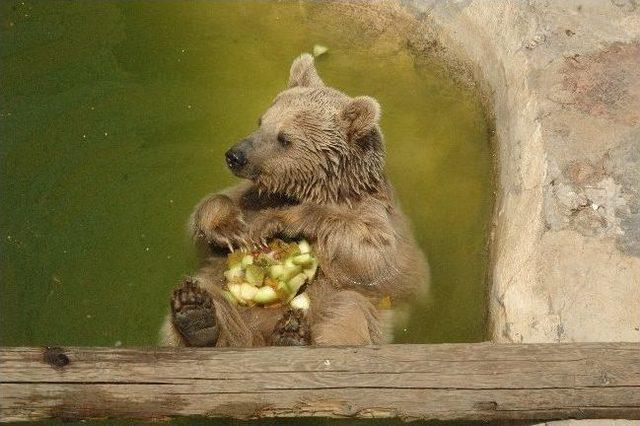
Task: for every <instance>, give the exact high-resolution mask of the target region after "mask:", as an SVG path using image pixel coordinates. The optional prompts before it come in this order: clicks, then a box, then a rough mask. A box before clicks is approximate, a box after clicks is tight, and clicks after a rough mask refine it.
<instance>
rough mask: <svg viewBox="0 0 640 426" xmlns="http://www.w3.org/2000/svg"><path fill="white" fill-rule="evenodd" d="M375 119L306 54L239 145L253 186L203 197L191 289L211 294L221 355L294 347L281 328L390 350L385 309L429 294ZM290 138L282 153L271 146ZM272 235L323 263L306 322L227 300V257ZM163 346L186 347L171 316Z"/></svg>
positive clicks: (376, 112) (196, 218)
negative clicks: (300, 243) (301, 242)
mask: <svg viewBox="0 0 640 426" xmlns="http://www.w3.org/2000/svg"><path fill="white" fill-rule="evenodd" d="M379 118H380V109H379V105H378V104H377V102H376V101H375V100H374V99H372V98H369V97H366V96H361V97H356V98H350V97H348V96H347V95H345V94H343V93H341V92H339V91H337V90H334V89H330V88H327V87H325V86H324V83H323V82H322V80H321V79H320V77H319V76H318V74H317V71H316V69H315V66H314V64H313V59H312V57H311V56H310V55H306V54H305V55H302V56H301V57H299V58H297V59H296V60H295V61H294V63H293V65H292V67H291V71H290V78H289V87H288V89H287V90H285V91H284V92H282V93H281V94H280V95H278V97H277V98H276V100H275V101H274V104H273V105H272V106H271V108H269V110H268V111H267V112H266V113H265V115H263V117H262V119H261V124H260V129H259V130H258V131H256V132H254V133H253V134H252V135H250V137H249V138H250V139H249V140H248V142H247V141H245V142H244V145H243V146H245V147H248V148H247V155H248V160H249V164H248V166H247V168H246V170H243V171H242V172H241V173H239V174H240V175H241V177H245V178H246V179H247V180H244V181H243V182H241V183H240V184H238V185H236V186H234V187H231V188H228V189H227V190H225V191H222V192H221V193H218V194H213V195H210V196H208V197H206V198H205V199H204V200H203V201H201V202H200V203H199V204H198V206H196V209H195V211H194V213H193V214H192V216H191V218H190V221H189V232H190V233H191V234H192V235H193V236H194V241H195V242H196V244H197V246H198V247H199V249H200V251H201V253H202V267H201V269H200V270H199V272H198V273H197V274H196V275H195V276H194V277H193V280H194V281H196V282H197V284H198V286H199V287H200V288H202V289H203V290H205V291H206V292H207V293H208V294H209V295H210V296H211V301H212V302H211V305H212V307H213V308H212V310H211V311H212V315H214V316H215V320H216V323H217V333H218V336H217V341H216V343H215V345H216V346H263V345H270V344H278V343H277V342H289V341H290V340H291V339H289V338H286V336H285V337H283V336H281V334H282V333H283V327H282V324H294V325H296V326H297V325H300V327H308V330H303V331H301V332H300V333H299V334H298V335H299V336H303V338H301V340H300V342H301V343H300V344H306V343H310V344H315V345H364V344H372V343H373V344H375V343H383V342H387V341H389V340H390V339H391V334H390V325H391V317H392V314H393V312H392V311H390V310H380V309H378V308H377V304H378V302H379V301H380V300H381V299H382V298H384V297H387V296H389V297H391V299H392V301H393V302H394V304H397V303H401V302H402V301H404V300H407V299H408V298H409V297H413V296H416V295H417V294H418V293H420V292H423V291H426V286H427V283H428V268H427V264H426V262H425V260H424V257H423V255H422V253H421V251H420V250H419V248H418V247H417V245H416V243H415V241H414V238H413V236H412V233H411V230H410V227H409V225H408V223H407V220H406V218H405V216H404V215H403V213H402V212H401V210H400V208H399V206H398V204H397V201H396V199H395V196H394V193H393V189H392V187H391V185H390V184H389V183H388V182H387V180H386V178H385V176H384V172H383V169H384V144H383V138H382V134H381V132H380V129H379V126H378V122H379ZM285 132H286V136H287V140H289V141H290V145H287V146H286V147H283V146H282V144H280V145H278V142H276V141H277V140H278V139H279V137H280V136H281V135H282V134H284V133H285ZM274 237H284V238H292V239H299V238H306V239H307V240H308V241H309V242H311V244H312V246H313V249H314V251H315V253H316V256H317V257H318V260H319V264H320V269H319V273H318V275H317V277H316V278H315V279H314V281H313V282H312V283H311V284H310V285H309V286H308V289H307V291H308V294H309V296H310V299H311V308H310V310H309V312H308V313H307V315H306V316H305V318H304V321H300V319H299V318H297V317H296V318H293V319H292V320H291V318H290V316H291V313H290V312H289V311H288V309H287V308H284V307H280V308H258V307H254V308H245V307H238V306H235V305H231V304H229V303H228V302H227V301H226V300H225V299H224V297H223V296H222V293H221V288H222V286H223V285H224V277H223V275H222V273H223V271H224V269H225V268H226V264H225V261H226V255H227V253H228V248H227V247H231V248H238V247H242V246H245V245H251V244H256V243H258V242H260V241H261V240H263V239H271V238H274ZM299 323H300V324H299ZM289 328H290V327H289ZM162 341H163V344H165V345H171V346H184V345H186V341H185V339H184V338H183V337H182V335H181V334H180V332H178V331H177V330H176V327H175V324H174V319H173V316H172V314H169V315H168V316H167V318H166V321H165V324H164V325H163V328H162ZM291 344H295V343H291Z"/></svg>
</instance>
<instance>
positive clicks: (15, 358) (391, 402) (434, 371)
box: [0, 343, 640, 421]
mask: <svg viewBox="0 0 640 426" xmlns="http://www.w3.org/2000/svg"><path fill="white" fill-rule="evenodd" d="M0 374H1V376H0V410H1V411H0V413H1V418H2V420H3V421H19V420H35V419H44V418H52V417H55V418H61V419H67V420H69V419H90V418H106V417H111V418H114V417H117V418H134V419H163V418H168V417H176V416H190V415H200V416H210V417H217V416H230V417H237V418H259V417H278V416H281V417H292V416H300V417H303V416H330V417H365V418H366V417H400V418H403V419H407V420H410V419H467V420H472V419H479V420H493V419H505V420H506V419H522V420H524V419H532V420H543V419H561V418H563V419H564V418H627V419H640V345H639V344H635V343H581V344H529V345H515V344H512V345H496V344H489V343H482V344H455V345H388V346H379V347H357V348H350V347H334V348H260V349H169V348H153V349H126V348H118V349H114V348H79V347H78V348H63V349H60V350H52V349H50V350H45V349H43V348H0Z"/></svg>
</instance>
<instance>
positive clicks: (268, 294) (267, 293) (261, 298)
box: [253, 285, 278, 305]
mask: <svg viewBox="0 0 640 426" xmlns="http://www.w3.org/2000/svg"><path fill="white" fill-rule="evenodd" d="M277 300H278V293H276V291H275V290H274V289H272V288H271V287H269V286H268V285H265V286H264V287H261V288H259V289H258V291H257V292H256V294H255V295H254V296H253V301H254V302H256V303H257V304H259V305H266V304H269V303H273V302H275V301H277Z"/></svg>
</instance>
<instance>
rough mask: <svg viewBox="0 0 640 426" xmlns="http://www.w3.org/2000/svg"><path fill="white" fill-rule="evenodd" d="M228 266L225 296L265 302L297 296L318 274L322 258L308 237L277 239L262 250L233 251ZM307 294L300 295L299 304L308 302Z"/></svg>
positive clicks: (248, 302) (244, 302)
mask: <svg viewBox="0 0 640 426" xmlns="http://www.w3.org/2000/svg"><path fill="white" fill-rule="evenodd" d="M227 266H228V269H227V270H226V271H225V272H224V276H225V278H226V281H227V284H226V289H224V293H223V295H224V297H225V298H227V300H229V302H231V303H237V304H240V305H244V306H253V305H256V304H257V305H260V306H264V305H269V304H273V303H277V302H285V303H289V302H292V301H293V299H296V297H297V294H298V292H299V291H300V289H301V288H302V287H303V286H304V285H305V284H306V283H308V282H310V281H311V280H312V279H313V278H314V277H315V275H316V273H317V268H318V261H317V260H316V258H315V256H314V255H313V252H312V251H311V246H310V245H309V243H308V242H307V241H304V240H302V241H299V242H292V243H286V242H284V241H282V240H278V239H276V240H273V241H272V242H270V243H269V246H268V247H266V248H262V249H261V250H256V251H254V252H250V253H247V252H246V251H244V252H242V251H236V252H234V253H230V254H229V256H228V258H227ZM305 298H307V299H308V296H305V297H303V298H300V299H296V302H295V303H296V304H297V305H296V306H304V305H305ZM306 304H307V305H308V301H307V302H306Z"/></svg>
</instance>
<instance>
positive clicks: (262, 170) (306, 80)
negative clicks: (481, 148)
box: [226, 53, 384, 203]
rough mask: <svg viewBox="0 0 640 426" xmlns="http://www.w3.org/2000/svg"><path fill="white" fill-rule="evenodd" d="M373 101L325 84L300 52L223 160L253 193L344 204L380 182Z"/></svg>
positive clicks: (381, 154) (380, 151) (377, 108)
mask: <svg viewBox="0 0 640 426" xmlns="http://www.w3.org/2000/svg"><path fill="white" fill-rule="evenodd" d="M379 120H380V105H379V104H378V102H377V101H376V100H375V99H373V98H371V97H368V96H358V97H355V98H351V97H349V96H347V95H345V94H344V93H342V92H340V91H338V90H335V89H332V88H329V87H327V86H325V85H324V83H323V82H322V80H321V79H320V77H319V76H318V73H317V71H316V68H315V66H314V63H313V57H312V56H311V55H309V54H306V53H305V54H303V55H301V56H300V57H298V58H297V59H296V60H295V61H293V64H292V65H291V71H290V75H289V83H288V87H287V89H286V90H284V91H283V92H281V93H280V94H279V95H278V96H277V97H276V98H275V100H274V101H273V103H272V105H271V107H269V109H268V110H267V111H266V112H265V113H264V114H263V115H262V117H260V119H259V120H258V129H257V130H256V131H255V132H253V133H251V134H250V135H249V136H247V137H246V138H245V139H243V140H241V141H240V142H238V143H237V144H236V145H234V146H233V147H232V148H231V149H229V151H227V153H226V160H227V165H228V166H229V168H230V169H231V170H232V171H233V173H235V174H236V175H237V176H239V177H243V178H247V179H250V180H252V181H253V182H254V184H255V185H256V187H257V189H258V190H259V191H263V192H266V193H270V194H277V195H281V196H285V197H288V198H291V199H294V200H298V201H300V202H304V201H313V202H321V203H324V202H351V201H354V200H355V199H358V198H360V197H362V196H363V195H364V194H365V193H370V192H374V191H376V190H378V189H379V188H380V185H381V183H382V182H383V181H384V177H383V167H384V145H383V140H382V134H381V132H380V128H379Z"/></svg>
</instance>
